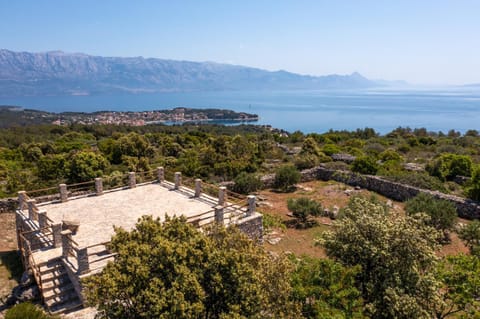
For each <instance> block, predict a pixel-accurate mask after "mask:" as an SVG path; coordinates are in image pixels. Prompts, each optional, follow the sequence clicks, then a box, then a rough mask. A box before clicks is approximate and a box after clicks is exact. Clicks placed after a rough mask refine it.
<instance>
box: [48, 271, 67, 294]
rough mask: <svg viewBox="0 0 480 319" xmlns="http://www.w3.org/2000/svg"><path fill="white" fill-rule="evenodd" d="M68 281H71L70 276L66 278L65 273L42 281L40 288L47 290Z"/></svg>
mask: <svg viewBox="0 0 480 319" xmlns="http://www.w3.org/2000/svg"><path fill="white" fill-rule="evenodd" d="M69 283H71V281H70V278H68V275H67V274H66V273H65V274H63V275H61V276H58V277H55V278H51V279H49V280H46V281H42V288H43V291H47V290H49V289H52V288H55V287H57V286H61V285H64V284H69Z"/></svg>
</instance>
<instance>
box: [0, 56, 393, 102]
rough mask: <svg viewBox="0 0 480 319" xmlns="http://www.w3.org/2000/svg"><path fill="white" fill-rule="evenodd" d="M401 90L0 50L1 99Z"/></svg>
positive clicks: (226, 68) (151, 61)
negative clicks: (146, 94)
mask: <svg viewBox="0 0 480 319" xmlns="http://www.w3.org/2000/svg"><path fill="white" fill-rule="evenodd" d="M389 85H396V86H398V82H395V83H391V84H389V82H388V81H381V80H378V81H377V80H369V79H367V78H365V77H364V76H362V75H361V74H359V73H357V72H354V73H352V74H349V75H338V74H331V75H325V76H310V75H301V74H295V73H291V72H287V71H283V70H279V71H273V72H272V71H267V70H262V69H257V68H252V67H245V66H239V65H231V64H221V63H215V62H190V61H174V60H164V59H156V58H143V57H130V58H124V57H101V56H91V55H87V54H82V53H64V52H62V51H51V52H42V53H31V52H14V51H10V50H1V49H0V97H19V96H60V95H61V96H72V95H73V96H82V95H101V94H143V93H161V92H187V91H219V90H317V89H359V88H372V87H385V86H389Z"/></svg>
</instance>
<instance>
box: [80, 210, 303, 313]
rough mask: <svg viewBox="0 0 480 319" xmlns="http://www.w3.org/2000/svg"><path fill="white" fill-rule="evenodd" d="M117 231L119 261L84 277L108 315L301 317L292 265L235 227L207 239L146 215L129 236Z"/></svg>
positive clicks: (176, 222) (211, 232)
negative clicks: (293, 295) (291, 276)
mask: <svg viewBox="0 0 480 319" xmlns="http://www.w3.org/2000/svg"><path fill="white" fill-rule="evenodd" d="M115 232H116V233H115V235H114V237H113V238H112V242H111V249H112V250H113V251H114V252H117V253H118V256H117V257H116V260H115V263H110V264H108V265H107V267H106V268H105V269H104V270H103V272H102V273H101V274H100V275H99V276H92V277H88V278H87V279H86V280H85V287H86V290H85V291H86V294H87V300H88V301H89V303H90V304H92V305H95V306H97V307H98V309H99V310H101V312H100V315H101V316H103V317H104V318H296V317H298V310H297V308H298V307H297V306H296V304H295V303H294V302H292V301H291V298H290V294H291V287H290V284H289V282H290V281H289V277H288V276H289V274H290V264H289V263H288V262H287V260H286V259H283V258H275V259H274V258H273V257H271V256H269V255H268V254H267V253H266V252H265V251H264V250H263V249H262V247H261V246H258V245H257V244H255V243H254V242H252V241H251V240H250V239H248V238H247V237H246V236H245V235H243V234H242V233H240V231H239V230H237V229H236V228H229V229H228V230H227V229H225V228H222V227H220V226H214V227H213V228H210V229H208V230H207V231H206V232H205V233H206V234H208V235H206V234H204V233H202V232H200V231H198V230H197V229H195V228H194V227H193V226H192V225H190V224H187V223H186V222H185V220H184V219H178V218H174V219H168V218H167V220H166V221H165V222H164V223H161V222H160V221H159V220H158V219H157V220H153V219H152V218H151V217H144V218H143V219H141V220H139V222H138V223H137V225H136V228H135V229H134V230H132V231H131V232H126V231H124V230H122V229H116V230H115Z"/></svg>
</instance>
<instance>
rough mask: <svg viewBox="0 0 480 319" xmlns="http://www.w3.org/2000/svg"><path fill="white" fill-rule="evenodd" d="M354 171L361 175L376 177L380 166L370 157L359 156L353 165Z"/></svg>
mask: <svg viewBox="0 0 480 319" xmlns="http://www.w3.org/2000/svg"><path fill="white" fill-rule="evenodd" d="M352 171H354V172H357V173H360V174H370V175H375V174H376V173H377V171H378V164H377V163H376V161H375V159H374V158H373V157H370V156H359V157H357V158H356V159H355V160H354V161H353V163H352Z"/></svg>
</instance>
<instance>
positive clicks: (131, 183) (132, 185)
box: [128, 172, 137, 188]
mask: <svg viewBox="0 0 480 319" xmlns="http://www.w3.org/2000/svg"><path fill="white" fill-rule="evenodd" d="M136 186H137V179H136V177H135V172H129V173H128V187H130V188H135V187H136Z"/></svg>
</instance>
